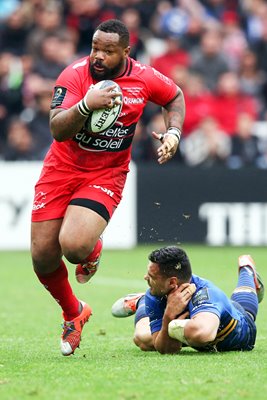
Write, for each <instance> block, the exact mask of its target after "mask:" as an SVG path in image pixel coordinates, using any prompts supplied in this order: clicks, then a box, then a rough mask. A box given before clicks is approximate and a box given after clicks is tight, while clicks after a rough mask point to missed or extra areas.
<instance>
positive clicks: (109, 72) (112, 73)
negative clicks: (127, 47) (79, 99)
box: [90, 60, 124, 81]
mask: <svg viewBox="0 0 267 400" xmlns="http://www.w3.org/2000/svg"><path fill="white" fill-rule="evenodd" d="M95 65H97V66H99V67H101V68H103V71H101V72H96V71H95V69H94V64H92V63H91V64H90V72H91V75H92V78H93V79H94V80H95V81H101V80H104V79H115V78H116V77H117V76H118V75H120V74H121V72H122V71H123V66H124V60H121V61H120V63H119V64H117V65H116V67H114V68H107V67H105V66H104V65H102V64H101V63H95Z"/></svg>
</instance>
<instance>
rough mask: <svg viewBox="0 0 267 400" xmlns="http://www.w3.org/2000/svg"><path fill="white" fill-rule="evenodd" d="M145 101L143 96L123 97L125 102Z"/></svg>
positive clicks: (136, 102) (137, 102)
mask: <svg viewBox="0 0 267 400" xmlns="http://www.w3.org/2000/svg"><path fill="white" fill-rule="evenodd" d="M144 101H145V99H144V97H127V96H124V97H123V102H124V103H125V104H143V103H144Z"/></svg>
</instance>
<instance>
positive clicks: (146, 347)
mask: <svg viewBox="0 0 267 400" xmlns="http://www.w3.org/2000/svg"><path fill="white" fill-rule="evenodd" d="M133 342H134V344H135V345H136V346H137V347H139V349H140V350H142V351H151V350H154V346H153V341H152V337H151V335H150V337H148V336H147V335H140V334H136V333H135V335H134V337H133Z"/></svg>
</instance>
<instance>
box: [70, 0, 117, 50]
mask: <svg viewBox="0 0 267 400" xmlns="http://www.w3.org/2000/svg"><path fill="white" fill-rule="evenodd" d="M66 3H67V13H66V24H67V27H68V28H70V29H74V31H76V33H77V34H78V44H77V46H78V52H79V54H80V55H87V54H88V53H89V52H90V50H91V49H90V47H89V46H90V38H91V37H92V35H93V32H94V30H95V28H96V27H97V26H98V25H99V24H100V23H101V22H102V21H103V20H105V19H109V18H119V15H118V14H117V15H116V14H115V13H114V12H113V11H112V10H109V9H106V7H103V2H102V1H99V0H82V1H81V0H67V1H66Z"/></svg>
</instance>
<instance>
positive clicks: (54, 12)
mask: <svg viewBox="0 0 267 400" xmlns="http://www.w3.org/2000/svg"><path fill="white" fill-rule="evenodd" d="M62 11H63V8H62V6H61V3H60V2H59V1H49V2H46V4H43V5H38V6H36V7H33V16H34V24H33V27H32V30H31V32H30V34H29V35H28V38H27V52H28V53H29V54H31V55H32V56H33V58H34V61H36V60H38V58H39V57H40V56H41V53H40V52H41V47H42V42H43V40H44V38H45V37H46V35H49V34H56V35H57V34H59V33H60V32H61V31H65V30H66V28H63V26H62V25H63V15H62Z"/></svg>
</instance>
